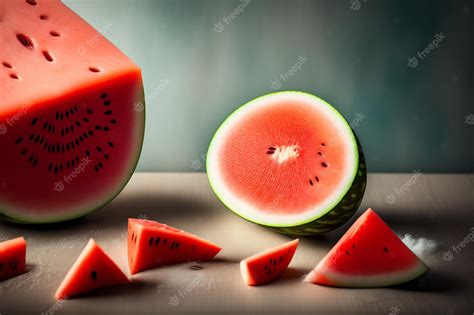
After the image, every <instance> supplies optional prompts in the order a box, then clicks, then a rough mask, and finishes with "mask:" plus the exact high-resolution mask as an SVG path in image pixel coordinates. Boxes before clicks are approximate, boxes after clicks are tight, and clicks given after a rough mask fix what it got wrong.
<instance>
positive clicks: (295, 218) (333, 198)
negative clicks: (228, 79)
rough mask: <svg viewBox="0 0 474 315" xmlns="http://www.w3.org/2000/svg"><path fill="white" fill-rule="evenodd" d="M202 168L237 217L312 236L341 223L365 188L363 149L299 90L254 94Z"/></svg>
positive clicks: (337, 119) (338, 119) (328, 110)
mask: <svg viewBox="0 0 474 315" xmlns="http://www.w3.org/2000/svg"><path fill="white" fill-rule="evenodd" d="M207 173H208V177H209V181H210V183H211V186H212V189H213V190H214V192H215V193H216V195H217V196H218V197H219V199H220V200H221V201H222V202H223V203H224V204H225V205H226V206H227V207H228V208H229V209H231V210H232V211H234V212H235V213H237V214H238V215H240V216H242V217H244V218H246V219H248V220H250V221H253V222H255V223H258V224H261V225H264V226H267V227H270V228H272V229H274V230H277V231H279V232H283V233H287V234H300V235H302V234H303V235H304V234H319V233H324V232H327V231H330V230H332V229H334V228H336V227H338V226H340V225H341V224H343V223H344V222H346V221H347V220H348V219H349V218H350V217H351V216H352V214H353V213H354V212H355V210H356V209H357V207H358V206H359V204H360V202H361V200H362V197H363V195H364V191H365V183H366V169H365V161H364V156H363V153H362V149H361V147H360V145H359V142H358V140H357V138H356V136H355V134H354V133H353V131H352V129H351V127H350V126H349V124H348V123H347V122H346V120H345V119H344V118H343V117H342V116H341V114H339V112H337V111H336V110H335V109H334V108H333V107H332V106H331V105H329V104H328V103H326V102H325V101H323V100H321V99H320V98H318V97H316V96H314V95H311V94H307V93H303V92H293V91H287V92H278V93H272V94H268V95H265V96H262V97H259V98H257V99H255V100H253V101H251V102H249V103H247V104H245V105H244V106H242V107H241V108H239V109H238V110H237V111H235V112H234V113H233V114H232V115H231V116H230V117H229V118H227V120H226V121H225V122H224V123H223V124H222V125H221V126H220V128H219V129H218V131H217V132H216V134H215V136H214V138H213V139H212V142H211V144H210V147H209V151H208V155H207Z"/></svg>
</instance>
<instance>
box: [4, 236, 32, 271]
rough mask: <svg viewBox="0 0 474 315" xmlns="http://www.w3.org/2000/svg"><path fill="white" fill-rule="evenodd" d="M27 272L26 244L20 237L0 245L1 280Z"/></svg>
mask: <svg viewBox="0 0 474 315" xmlns="http://www.w3.org/2000/svg"><path fill="white" fill-rule="evenodd" d="M25 270H26V242H25V239H24V238H23V237H18V238H15V239H12V240H8V241H5V242H2V243H0V280H3V279H8V278H11V277H14V276H17V275H19V274H22V273H24V272H25Z"/></svg>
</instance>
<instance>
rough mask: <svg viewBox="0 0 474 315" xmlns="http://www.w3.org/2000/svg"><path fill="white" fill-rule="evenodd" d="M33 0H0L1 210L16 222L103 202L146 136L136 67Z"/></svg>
mask: <svg viewBox="0 0 474 315" xmlns="http://www.w3.org/2000/svg"><path fill="white" fill-rule="evenodd" d="M35 3H36V4H33V2H31V3H29V2H26V1H0V12H2V29H1V30H0V38H1V39H2V40H1V41H2V63H1V64H0V95H1V98H2V106H1V108H0V146H1V147H2V148H4V149H5V152H6V154H2V155H1V156H0V165H2V166H1V170H0V214H1V218H5V219H6V220H9V221H12V222H16V223H52V222H60V221H65V220H71V219H75V218H78V217H81V216H84V215H86V214H88V213H90V212H92V211H94V210H96V209H98V208H101V207H102V206H104V205H105V204H107V203H108V202H109V201H111V200H112V199H113V198H114V197H115V196H116V195H117V194H118V193H119V192H120V191H121V190H122V189H123V187H124V186H125V185H126V183H127V182H128V180H129V179H130V177H131V175H132V174H133V172H134V169H135V167H136V165H137V162H138V159H139V156H140V152H141V148H142V143H143V137H144V124H145V108H144V93H143V83H142V78H141V70H140V68H139V67H138V66H137V65H135V64H134V63H133V62H132V61H131V60H130V59H129V58H127V57H126V56H125V55H124V54H123V53H122V52H120V50H119V49H117V48H116V47H115V46H114V45H112V44H111V43H110V42H109V41H107V39H105V38H104V37H103V36H102V35H100V33H98V32H97V31H96V30H94V29H93V28H92V27H91V26H90V25H88V24H87V23H86V22H85V21H84V20H82V19H81V18H80V17H79V16H77V15H76V14H75V13H74V12H72V11H71V10H70V9H69V8H67V7H66V6H65V5H63V4H62V3H61V2H60V1H57V0H52V1H36V2H35ZM82 48H85V49H82ZM13 77H16V78H13ZM52 82H53V83H54V84H52ZM25 195H27V196H28V198H24V196H25Z"/></svg>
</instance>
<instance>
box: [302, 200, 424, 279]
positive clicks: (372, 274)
mask: <svg viewBox="0 0 474 315" xmlns="http://www.w3.org/2000/svg"><path fill="white" fill-rule="evenodd" d="M427 270H428V268H427V267H426V266H425V264H424V263H423V262H422V261H421V260H420V259H419V258H418V257H417V256H416V255H415V254H414V253H413V252H412V251H411V250H410V249H409V248H408V247H407V246H406V245H405V244H404V243H403V242H402V241H401V240H400V239H399V238H398V236H397V235H396V234H395V233H393V231H392V230H391V229H390V228H389V227H388V225H387V224H385V222H384V221H383V220H382V219H381V218H380V217H379V216H378V215H377V214H376V213H375V212H374V211H373V210H372V209H368V210H367V211H365V212H364V214H363V215H362V216H360V218H358V219H357V221H355V222H354V224H353V225H352V226H351V228H350V229H349V230H348V231H347V232H346V233H345V234H344V235H343V236H342V238H341V239H340V240H339V241H338V242H337V244H336V245H335V246H334V247H333V248H332V249H331V251H330V252H329V253H328V254H327V255H326V257H324V258H323V260H321V261H320V262H319V264H318V265H317V266H316V268H314V270H313V271H311V273H310V274H309V275H308V276H307V277H306V281H308V282H313V283H317V284H322V285H328V286H338V287H384V286H390V285H396V284H400V283H403V282H407V281H410V280H413V279H415V278H416V277H418V276H420V275H421V274H423V273H424V272H426V271H427Z"/></svg>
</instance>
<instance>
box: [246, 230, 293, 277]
mask: <svg viewBox="0 0 474 315" xmlns="http://www.w3.org/2000/svg"><path fill="white" fill-rule="evenodd" d="M298 242H299V240H298V239H296V240H293V241H291V242H288V243H285V244H283V245H280V246H277V247H274V248H271V249H268V250H266V251H264V252H262V253H259V254H256V255H253V256H251V257H249V258H246V259H244V260H242V261H241V262H240V273H241V274H242V278H243V279H244V282H245V284H247V285H250V286H254V285H261V284H265V283H268V282H271V281H274V280H275V279H277V278H279V277H280V276H281V275H282V274H283V272H285V270H286V269H287V268H288V265H289V264H290V262H291V260H292V259H293V255H294V254H295V251H296V247H297V246H298Z"/></svg>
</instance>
